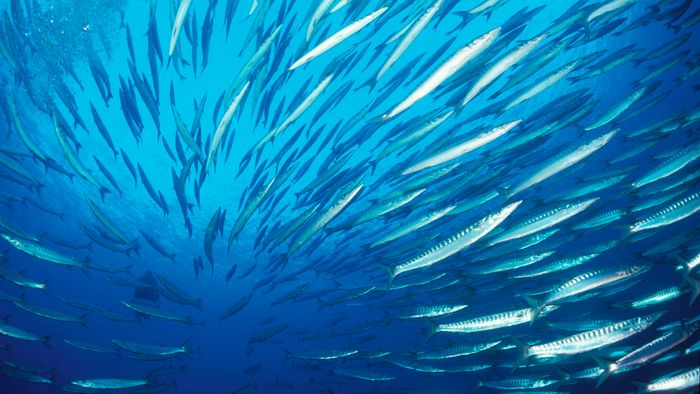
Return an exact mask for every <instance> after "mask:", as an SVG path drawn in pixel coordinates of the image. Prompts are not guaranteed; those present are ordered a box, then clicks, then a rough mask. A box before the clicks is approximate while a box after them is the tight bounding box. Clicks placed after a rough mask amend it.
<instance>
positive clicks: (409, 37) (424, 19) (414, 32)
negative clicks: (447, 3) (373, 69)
mask: <svg viewBox="0 0 700 394" xmlns="http://www.w3.org/2000/svg"><path fill="white" fill-rule="evenodd" d="M442 2H443V0H437V1H436V2H435V3H434V4H433V5H432V6H431V7H430V8H428V9H427V10H425V12H424V13H423V15H421V16H420V18H418V20H417V21H416V22H415V23H413V25H411V29H410V30H409V31H408V32H407V33H406V35H405V36H404V37H403V39H402V40H401V42H399V44H398V45H397V46H396V49H394V52H392V53H391V55H390V56H389V58H388V59H387V60H386V62H385V63H384V65H383V66H382V68H381V69H380V70H379V73H377V78H376V80H377V81H379V79H381V77H382V76H383V75H384V74H386V72H387V71H388V70H389V68H391V66H392V65H393V64H394V63H396V61H397V60H399V58H400V57H401V55H403V53H404V52H406V49H408V47H409V46H410V45H411V43H413V41H414V40H415V39H416V37H418V35H419V34H420V32H422V31H423V29H424V28H425V26H427V25H428V23H430V20H431V19H432V18H433V16H435V13H436V12H437V11H438V9H439V8H440V6H441V5H442Z"/></svg>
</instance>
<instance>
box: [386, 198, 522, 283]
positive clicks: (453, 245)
mask: <svg viewBox="0 0 700 394" xmlns="http://www.w3.org/2000/svg"><path fill="white" fill-rule="evenodd" d="M521 202H522V201H517V202H514V203H512V204H510V205H508V206H506V207H505V208H503V209H501V210H500V211H498V212H495V213H493V214H491V215H488V216H486V217H484V218H483V219H481V220H479V221H478V222H476V223H474V224H472V225H471V226H469V227H467V228H465V229H464V230H462V231H460V232H458V233H457V234H454V235H453V236H451V237H449V238H447V239H446V240H444V241H442V242H440V243H439V244H437V245H435V246H433V247H432V248H430V249H429V250H427V251H425V252H424V253H422V254H420V255H419V256H417V257H415V258H413V259H411V260H409V261H407V262H406V263H404V264H400V265H397V266H394V267H389V266H386V265H381V264H380V266H381V267H382V268H384V269H385V270H386V271H387V272H388V273H389V284H391V283H392V282H393V281H394V278H396V276H398V275H400V274H402V273H404V272H409V271H413V270H417V269H420V268H425V267H429V266H431V265H433V264H435V263H438V262H440V261H442V260H444V259H446V258H448V257H450V256H452V255H454V254H455V253H458V252H459V251H461V250H462V249H464V248H466V247H467V246H469V245H471V244H473V243H474V242H476V241H478V240H479V239H481V238H482V237H484V236H485V235H486V234H488V233H489V232H491V231H492V230H493V229H495V228H496V227H497V226H498V225H499V224H501V222H503V221H504V220H505V219H506V218H507V217H508V216H510V214H511V213H513V211H515V209H516V208H517V207H518V206H519V205H520V203H521Z"/></svg>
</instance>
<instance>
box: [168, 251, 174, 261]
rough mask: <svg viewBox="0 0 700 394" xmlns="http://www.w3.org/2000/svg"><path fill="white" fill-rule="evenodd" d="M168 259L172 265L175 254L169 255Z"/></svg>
mask: <svg viewBox="0 0 700 394" xmlns="http://www.w3.org/2000/svg"><path fill="white" fill-rule="evenodd" d="M168 258H169V259H170V261H172V262H173V263H174V262H175V253H173V254H169V255H168Z"/></svg>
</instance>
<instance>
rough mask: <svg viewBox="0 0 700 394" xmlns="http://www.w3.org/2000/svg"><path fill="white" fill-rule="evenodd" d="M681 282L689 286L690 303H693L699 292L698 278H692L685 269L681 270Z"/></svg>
mask: <svg viewBox="0 0 700 394" xmlns="http://www.w3.org/2000/svg"><path fill="white" fill-rule="evenodd" d="M683 282H685V283H687V284H688V285H689V286H690V305H693V304H694V303H695V300H697V298H698V295H699V294H700V279H696V278H693V277H692V276H690V273H689V272H688V271H687V270H685V271H683Z"/></svg>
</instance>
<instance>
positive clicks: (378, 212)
mask: <svg viewBox="0 0 700 394" xmlns="http://www.w3.org/2000/svg"><path fill="white" fill-rule="evenodd" d="M425 190H426V189H418V190H414V191H411V192H409V193H407V194H405V195H403V196H400V197H398V198H394V199H391V200H388V201H386V202H384V203H383V204H377V205H375V206H374V207H373V208H370V209H369V210H367V211H365V212H364V213H363V214H361V215H360V217H358V218H357V219H356V220H355V223H354V224H355V225H358V224H361V223H364V222H367V221H370V220H372V219H375V218H377V217H379V216H382V215H385V214H387V213H389V212H391V211H394V210H397V209H399V208H401V207H402V206H404V205H406V204H408V203H410V202H411V201H413V200H414V199H415V198H416V197H418V196H420V195H421V194H422V193H423V192H424V191H425Z"/></svg>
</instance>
